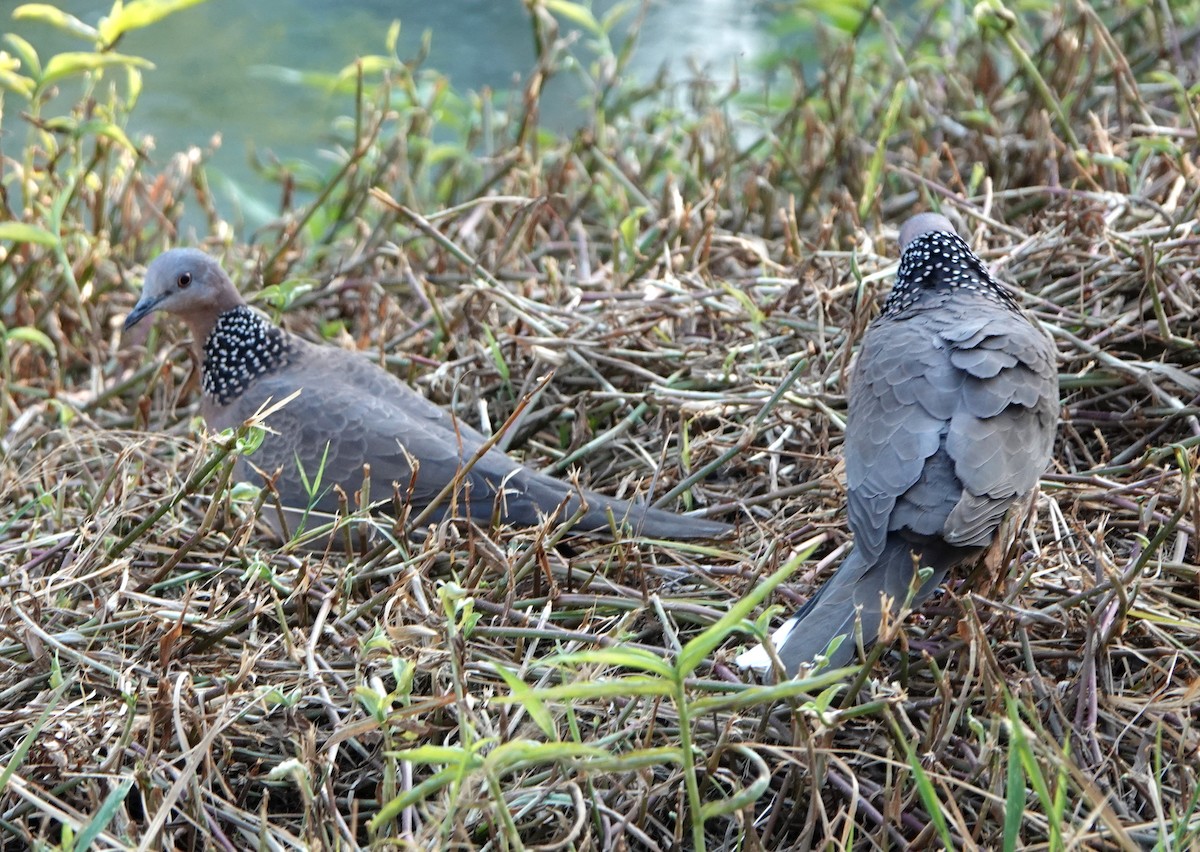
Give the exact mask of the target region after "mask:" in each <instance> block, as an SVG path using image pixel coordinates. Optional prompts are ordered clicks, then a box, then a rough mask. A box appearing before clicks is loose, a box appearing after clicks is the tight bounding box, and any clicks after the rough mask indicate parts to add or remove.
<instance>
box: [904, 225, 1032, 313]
mask: <svg viewBox="0 0 1200 852" xmlns="http://www.w3.org/2000/svg"><path fill="white" fill-rule="evenodd" d="M947 290H951V291H953V290H961V291H967V292H971V293H975V294H977V295H979V296H982V297H983V298H985V299H987V300H988V301H991V302H995V303H996V304H997V305H1001V306H1003V307H1006V308H1009V309H1010V310H1014V311H1015V310H1019V309H1018V308H1017V303H1016V302H1014V301H1013V299H1012V296H1010V295H1009V294H1008V291H1007V290H1005V289H1004V288H1003V287H1002V286H1000V284H998V283H997V282H996V279H995V278H993V277H992V276H991V274H990V273H989V272H988V271H987V268H986V267H985V266H984V265H983V261H981V260H980V259H979V258H978V257H977V256H976V254H975V252H973V251H971V247H970V246H968V245H967V243H966V240H964V239H963V238H962V237H960V236H959V235H958V234H954V233H950V232H949V231H929V232H927V233H924V234H921V236H919V237H917V238H916V239H914V240H913V241H912V242H910V243H909V244H908V248H906V249H905V250H904V256H903V257H902V258H900V271H899V272H898V273H897V274H896V283H895V284H893V285H892V292H891V295H890V296H888V300H887V304H885V305H884V307H883V312H884V314H895V313H900V312H901V311H904V310H907V309H908V308H911V307H912V306H913V305H915V304H917V303H918V302H920V301H921V297H922V296H923V295H925V294H927V293H936V292H945V291H947Z"/></svg>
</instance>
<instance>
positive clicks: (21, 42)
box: [4, 33, 42, 77]
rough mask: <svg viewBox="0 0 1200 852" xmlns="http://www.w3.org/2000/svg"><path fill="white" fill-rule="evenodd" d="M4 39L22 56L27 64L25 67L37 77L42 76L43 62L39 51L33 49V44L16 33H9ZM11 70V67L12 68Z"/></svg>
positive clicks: (22, 59) (22, 60)
mask: <svg viewBox="0 0 1200 852" xmlns="http://www.w3.org/2000/svg"><path fill="white" fill-rule="evenodd" d="M4 40H5V41H6V42H8V45H9V47H11V48H12V49H13V50H14V51H15V52H16V54H17V56H19V57H21V62H23V63H24V64H25V69H26V70H27V71H29V73H30V74H32V75H33V76H35V77H40V76H42V63H41V60H39V59H38V55H37V51H36V50H34V49H33V45H32V44H30V43H29V42H27V41H25V39H23V38H21V37H20V36H19V35H17V34H16V33H8V34H7V35H6V36H4ZM10 70H11V69H10Z"/></svg>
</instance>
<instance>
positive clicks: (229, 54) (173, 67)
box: [0, 0, 771, 223]
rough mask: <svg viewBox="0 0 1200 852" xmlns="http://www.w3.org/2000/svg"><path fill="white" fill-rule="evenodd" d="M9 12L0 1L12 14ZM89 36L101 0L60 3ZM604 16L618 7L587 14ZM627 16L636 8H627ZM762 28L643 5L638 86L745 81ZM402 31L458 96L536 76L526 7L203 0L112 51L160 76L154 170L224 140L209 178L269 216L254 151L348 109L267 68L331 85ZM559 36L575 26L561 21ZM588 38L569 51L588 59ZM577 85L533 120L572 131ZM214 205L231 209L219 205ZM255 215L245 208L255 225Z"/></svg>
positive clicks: (48, 40)
mask: <svg viewBox="0 0 1200 852" xmlns="http://www.w3.org/2000/svg"><path fill="white" fill-rule="evenodd" d="M16 5H17V4H16V3H11V5H10V3H9V2H4V3H0V9H5V7H7V10H11V9H12V8H15V6H16ZM58 5H59V6H60V8H63V9H64V10H66V11H68V12H70V13H71V14H73V15H75V16H76V17H78V18H80V19H81V20H83V21H84V22H86V23H88V24H92V25H95V24H96V23H97V22H98V21H99V19H100V18H101V16H103V15H104V14H105V13H106V12H107V11H108V10H109V8H110V7H111V2H109V0H104V2H98V1H97V0H64V1H63V2H60V3H59V4H58ZM592 5H593V9H594V11H595V14H596V16H597V17H598V18H599V17H602V16H603V15H604V14H606V13H607V12H608V11H610V10H611V9H612V8H613V7H614V6H615V5H616V0H597V2H595V3H593V4H592ZM631 5H632V6H633V9H634V12H633V14H631V15H630V16H629V18H628V19H629V20H632V18H633V17H634V16H635V15H636V13H637V9H638V6H637V4H631ZM7 10H5V11H3V12H0V19H3V20H4V27H5V29H10V30H11V31H14V32H16V33H18V34H20V35H21V36H23V37H24V38H26V39H28V40H29V41H30V42H32V43H33V44H34V46H35V47H36V48H37V49H38V51H39V53H40V54H41V55H42V60H43V62H44V61H45V60H46V59H47V58H48V57H49V56H50V55H52V54H53V53H55V52H59V51H62V50H67V49H88V48H89V47H90V46H89V45H86V44H83V43H81V42H79V41H77V40H73V39H72V38H70V37H68V36H65V35H63V34H61V33H58V32H56V31H54V30H52V29H50V28H49V27H47V26H46V25H43V24H39V23H34V22H24V21H21V22H12V21H11V20H8V18H9V15H10V14H11V13H10V11H7ZM768 19H769V16H768V15H767V14H766V13H765V12H764V11H762V10H761V9H760V8H759V7H757V6H756V5H755V4H754V3H751V2H747V0H658V2H653V3H651V4H650V5H649V6H648V7H647V11H646V17H645V21H644V23H643V26H642V28H641V38H640V41H639V44H638V47H637V50H636V52H635V54H634V59H633V62H632V73H634V74H636V75H638V76H639V77H647V76H649V75H651V74H653V73H655V72H657V71H658V69H659V68H660V67H662V66H663V65H666V66H667V67H669V68H670V69H671V71H672V73H673V74H675V75H677V76H678V75H682V74H685V73H687V69H688V62H689V60H691V61H694V62H696V63H698V64H699V65H700V66H702V67H704V68H706V69H707V70H708V72H709V73H710V74H711V75H712V76H714V77H716V78H718V79H721V78H726V79H727V78H731V77H732V76H733V74H734V73H735V69H737V70H738V71H739V72H741V73H744V72H745V71H746V70H747V69H749V68H751V67H752V66H753V65H754V61H755V59H756V57H757V56H758V55H759V54H760V53H761V52H762V51H763V50H765V49H769V46H770V45H771V40H770V37H769V36H768V35H767V27H768V24H769V20H768ZM396 20H399V21H400V22H401V37H400V43H399V46H398V53H399V55H400V57H401V58H408V57H411V56H415V55H416V54H417V53H418V52H419V49H420V45H421V41H422V38H423V37H424V35H425V34H426V33H429V34H430V37H431V51H430V54H429V58H428V60H427V61H426V63H425V67H426V68H431V69H435V70H437V71H438V72H440V73H442V74H444V75H445V76H447V77H448V78H449V80H450V82H451V84H452V85H453V86H454V87H455V89H456V90H458V91H462V92H468V91H481V90H483V89H484V88H485V87H487V88H490V89H492V90H494V91H505V90H511V89H515V88H517V87H519V86H520V85H521V81H522V80H523V79H524V78H525V76H526V75H527V74H528V73H529V71H530V70H531V69H532V67H533V64H534V47H533V34H532V29H531V25H530V18H529V13H528V12H527V11H526V10H525V7H524V3H523V2H522V0H440V2H432V3H430V2H413V0H398V1H395V0H394V2H385V0H354V1H353V2H331V0H209V2H207V3H204V4H202V5H199V6H196V7H193V8H190V9H186V10H184V11H181V12H178V13H176V14H175V15H173V16H171V17H169V18H167V19H165V20H163V21H160V22H158V23H157V24H154V25H153V26H151V27H150V28H148V29H146V30H141V31H135V32H132V33H129V34H128V35H127V36H126V37H125V38H124V40H122V42H121V43H120V45H119V46H118V49H119V50H120V51H121V52H123V53H129V54H133V55H137V56H142V57H145V58H147V59H149V60H150V61H152V62H153V63H154V64H155V69H154V70H153V71H149V72H147V73H146V76H145V88H144V93H143V95H142V99H141V101H140V102H139V105H138V108H137V110H136V111H135V113H134V116H133V119H132V122H131V126H130V130H131V132H132V133H133V134H134V135H140V134H142V133H146V134H149V135H151V136H153V137H154V140H155V153H154V154H153V159H154V160H155V161H156V162H157V163H163V162H165V161H166V159H167V158H168V157H170V155H171V154H173V153H175V152H177V151H181V150H185V149H186V148H188V147H189V146H193V145H195V146H201V147H202V148H207V147H208V146H209V145H210V143H211V141H212V139H213V138H214V136H215V135H216V134H220V136H221V139H222V142H221V145H220V147H219V149H218V150H217V151H216V152H215V154H214V155H213V157H212V160H211V164H212V167H213V168H214V169H215V170H216V171H217V172H219V173H220V175H223V176H224V177H226V178H227V179H228V181H229V182H230V183H232V184H233V185H236V186H239V187H241V188H242V190H243V191H244V193H245V194H246V195H247V196H253V197H257V198H259V199H262V200H263V201H264V202H265V203H266V204H268V205H269V204H270V203H271V200H272V199H273V198H274V196H275V194H276V193H277V190H276V189H275V188H273V187H271V185H270V184H269V183H268V182H267V181H265V180H264V179H263V178H261V177H259V176H257V175H256V174H255V173H254V171H253V170H252V168H251V166H250V152H251V151H252V150H254V151H257V152H258V153H259V154H260V155H268V154H269V155H273V156H277V157H279V158H281V159H289V158H300V159H304V160H308V161H313V160H315V159H318V158H319V156H320V154H319V152H320V149H321V148H322V146H323V145H324V144H326V143H327V142H328V141H329V139H330V125H331V122H332V121H333V120H334V119H335V118H336V117H337V116H340V115H345V114H347V113H349V112H350V110H351V103H350V102H349V99H348V97H347V96H345V95H342V94H332V93H329V92H327V91H323V90H320V89H317V88H314V87H311V86H305V85H300V84H297V83H288V82H286V81H285V80H284V79H282V76H283V75H280V74H277V73H272V72H270V71H269V70H267V69H271V68H288V69H295V70H298V71H316V72H322V73H335V72H337V71H339V70H340V69H342V68H344V67H346V66H347V65H349V64H350V63H352V62H353V61H354V60H355V59H356V58H357V57H359V56H363V55H368V54H381V53H384V52H385V47H384V39H385V34H386V32H387V30H388V27H389V26H390V24H391V23H392V22H393V21H396ZM562 28H563V31H564V33H568V32H570V30H571V29H572V28H573V25H572V24H570V22H568V21H563V22H562ZM588 37H589V36H587V35H586V34H582V33H580V34H578V36H577V38H576V41H575V46H574V48H573V51H574V52H575V54H576V55H578V56H579V57H580V58H581V59H582V60H583V61H590V60H591V59H592V58H594V53H592V52H590V51H589V48H588V46H587V40H588ZM582 94H583V88H582V83H580V82H579V80H578V78H575V77H572V76H570V75H560V76H559V77H558V78H556V79H554V80H552V81H551V84H550V85H549V86H548V87H547V90H546V92H545V97H544V100H543V109H542V119H543V121H545V122H547V123H548V124H550V125H551V126H554V127H556V128H557V129H560V130H561V129H569V128H570V127H573V126H574V125H575V124H576V123H578V121H580V120H581V119H582V116H580V115H579V113H578V111H577V104H578V102H579V98H580V97H581V95H582ZM223 201H224V203H223V205H222V206H225V205H228V204H231V202H230V200H229V198H228V197H227V198H225V199H224V200H223ZM261 212H262V211H260V212H259V214H257V215H256V213H255V212H254V211H253V210H243V213H244V214H246V216H247V219H248V220H249V221H250V222H252V223H253V222H254V221H255V220H260V219H261Z"/></svg>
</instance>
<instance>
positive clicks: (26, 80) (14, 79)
mask: <svg viewBox="0 0 1200 852" xmlns="http://www.w3.org/2000/svg"><path fill="white" fill-rule="evenodd" d="M0 88H3V89H7V90H8V91H10V92H12V93H13V94H14V95H20V96H21V97H23V98H32V97H33V93H34V92H36V91H37V83H36V82H34V80H33V79H32V78H30V77H23V76H21V75H20V74H14V73H13V72H11V71H0Z"/></svg>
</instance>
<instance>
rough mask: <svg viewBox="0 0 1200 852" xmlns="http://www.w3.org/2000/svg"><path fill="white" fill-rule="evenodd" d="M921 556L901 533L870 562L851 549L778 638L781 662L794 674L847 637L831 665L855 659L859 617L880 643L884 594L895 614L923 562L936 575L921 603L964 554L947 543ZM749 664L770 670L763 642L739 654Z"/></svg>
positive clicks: (866, 637) (868, 636)
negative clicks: (835, 641) (915, 552)
mask: <svg viewBox="0 0 1200 852" xmlns="http://www.w3.org/2000/svg"><path fill="white" fill-rule="evenodd" d="M916 547H917V549H919V550H921V551H922V552H921V553H920V558H919V559H914V557H913V551H914V544H913V543H912V542H911V541H909V540H907V539H905V538H902V537H901V536H898V535H895V534H893V535H890V536H888V540H887V543H886V544H885V545H884V548H883V552H882V553H880V554H879V557H878V558H877V559H876V560H875V561H874V562H872V563H871V564H869V565H868V564H865V563H864V561H863V558H862V557H861V556H860V555H859V551H857V550H856V551H851V553H850V555H849V556H848V557H846V559H845V561H843V562H842V564H841V566H840V567H839V568H838V570H837V571H836V572H835V573H834V575H833V576H832V577H830V578H829V580H828V582H826V583H825V585H824V586H822V587H821V588H820V589H818V590H817V591H816V593H815V594H814V595H813V596H812V597H811V598H809V599H808V601H807V602H806V603H805V604H804V606H802V607H801V608H800V610H799V611H798V612H797V613H796V614H795V615H793V616H792V617H791V618H790V619H788V620H787V622H785V623H784V625H783V626H782V627H780V628H779V630H778V631H776V633H775V634H774V636H773V637H772V644H774V645H775V648H776V653H777V654H778V656H779V660H780V662H781V663H783V667H784V669H785V670H786V671H787V674H788V676H789V677H791V676H793V675H795V674H796V672H797V671H798V670H799V669H800V667H801V666H802V665H805V664H808V663H812V661H813V660H814V659H815V658H816V657H817V656H819V655H821V654H824V653H825V651H826V650H827V649H828V648H829V644H830V643H831V642H832V641H833V640H834V639H835V638H836V637H838V636H843V637H844V638H843V639H842V642H841V644H840V645H839V646H838V647H837V649H836V650H834V651H833V652H831V653H830V654H828V655H827V658H828V660H829V665H830V666H832V667H834V668H838V667H840V666H845V665H848V664H849V663H851V662H852V661H853V660H854V658H855V655H856V653H857V649H858V642H857V638H856V635H855V628H856V619H857V624H858V625H859V626H860V627H861V631H862V641H863V646H864V647H866V646H868V645H870V644H871V643H872V642H874V641H875V639H876V637H877V636H878V635H879V626H880V623H881V622H882V620H883V598H884V597H885V596H886V597H888V598H890V599H891V607H892V610H891V611H892V612H893V613H894V612H895V611H896V610H897V609H898V608H899V606H900V605H901V604H902V603H903V602H904V600H905V598H907V597H908V590H909V588H910V586H911V584H912V580H913V572H914V571H915V570H917V568H919V567H922V566H930V567H932V568H933V574H932V575H931V576H930V577H929V579H928V580H926V581H925V583H924V584H923V585H922V586H921V588H920V590H919V591H918V592H917V594H916V595H915V596H914V599H913V603H914V604H917V603H920V602H921V601H923V600H925V599H926V598H928V597H929V596H930V595H931V594H933V592H934V590H935V589H936V588H937V587H938V586H939V585H941V582H942V580H943V579H944V578H945V576H946V572H947V571H948V570H949V569H950V567H951V566H952V565H954V564H955V563H956V562H958V561H959V560H960V559H962V558H963V556H964V552H963V549H962V548H954V547H950V546H949V545H946V544H943V543H941V542H937V543H933V542H931V543H928V544H925V545H916ZM737 662H738V665H739V666H742V667H743V668H754V669H766V668H767V667H768V666H769V657H768V655H767V653H766V651H765V649H763V648H762V646H759V647H757V648H754V649H752V650H750V651H747V652H746V653H745V654H742V655H741V656H740V657H738V660H737Z"/></svg>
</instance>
